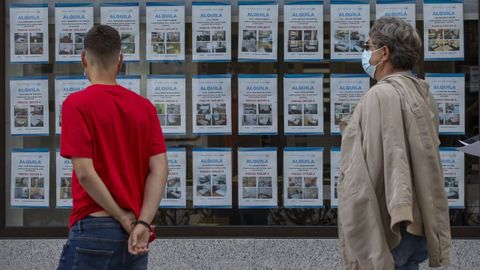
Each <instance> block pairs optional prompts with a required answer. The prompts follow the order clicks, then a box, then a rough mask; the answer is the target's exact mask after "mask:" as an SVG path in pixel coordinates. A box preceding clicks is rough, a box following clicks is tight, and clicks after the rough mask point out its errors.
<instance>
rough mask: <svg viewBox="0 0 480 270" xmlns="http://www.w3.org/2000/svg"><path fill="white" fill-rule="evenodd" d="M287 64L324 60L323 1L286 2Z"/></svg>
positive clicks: (285, 34)
mask: <svg viewBox="0 0 480 270" xmlns="http://www.w3.org/2000/svg"><path fill="white" fill-rule="evenodd" d="M283 17H284V35H283V36H284V41H283V43H284V45H283V48H284V54H283V55H284V59H285V62H317V61H321V60H322V59H323V1H309V2H303V1H293V0H288V1H286V2H285V5H284V11H283Z"/></svg>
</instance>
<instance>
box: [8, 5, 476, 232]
mask: <svg viewBox="0 0 480 270" xmlns="http://www.w3.org/2000/svg"><path fill="white" fill-rule="evenodd" d="M18 2H25V1H14V0H9V1H5V3H4V5H3V6H2V7H1V9H2V11H3V14H5V15H6V16H4V21H3V23H4V24H5V26H6V27H5V28H4V29H5V31H4V32H3V34H2V41H3V44H2V48H3V49H2V50H1V52H0V53H1V56H2V57H1V58H0V59H3V60H1V61H3V62H2V63H1V64H2V65H3V67H4V68H3V71H4V74H2V75H3V76H4V78H5V80H4V84H3V89H2V91H0V92H1V94H0V95H1V97H2V98H0V100H1V101H2V102H3V103H2V104H3V105H2V106H3V110H2V111H3V112H2V113H3V116H4V118H3V119H4V125H3V126H2V130H1V132H2V134H3V136H4V137H3V138H4V141H3V147H2V149H4V152H3V153H2V154H3V160H4V164H3V166H2V168H4V169H5V170H4V171H3V172H2V173H3V176H4V178H3V179H4V180H3V181H4V182H3V184H2V185H0V197H3V198H2V203H1V204H0V207H1V208H2V209H1V210H2V211H0V214H1V215H2V216H1V217H0V220H4V224H0V226H3V228H0V229H1V231H2V232H3V233H2V234H3V235H9V236H14V237H22V236H27V235H31V236H39V237H40V236H41V237H47V236H58V235H66V229H65V228H66V226H67V224H68V217H69V213H70V210H69V209H61V208H57V206H56V200H55V198H56V193H55V192H56V185H57V184H56V180H55V175H56V159H55V153H56V151H57V149H58V147H59V142H60V136H59V135H56V131H55V121H56V120H55V119H56V117H57V115H56V112H55V85H54V81H55V78H56V77H58V76H66V75H82V74H83V70H82V67H81V65H80V64H78V63H57V62H55V42H54V40H55V38H54V36H55V17H54V4H53V3H52V1H45V3H46V2H49V15H48V16H49V20H48V21H49V23H48V32H49V34H50V38H49V40H48V45H49V46H48V50H49V52H50V53H49V61H48V63H47V64H22V63H11V62H10V59H9V55H10V51H11V50H12V48H11V47H10V35H11V28H12V26H11V25H10V24H9V15H10V13H9V7H10V5H11V4H13V3H18ZM32 2H35V1H32ZM42 2H44V1H42ZM54 2H60V1H54ZM63 2H81V1H63ZM99 2H112V1H95V4H94V17H95V24H99V23H100V8H99ZM119 2H120V1H119ZM231 4H232V24H231V30H232V62H230V63H196V62H192V37H191V36H192V24H191V2H190V1H187V3H186V18H187V19H186V21H187V22H186V31H185V34H186V35H185V36H186V51H185V55H186V59H185V61H184V62H181V63H177V62H172V63H156V62H147V61H146V59H145V46H146V44H145V40H146V25H145V1H140V22H141V23H140V61H139V62H136V63H126V64H124V65H123V67H122V71H121V74H122V75H140V76H141V83H140V94H141V95H143V96H146V95H147V75H180V74H181V75H185V77H186V93H187V95H186V96H187V101H186V104H187V105H186V108H187V110H186V123H187V125H186V126H187V135H185V136H183V135H182V136H179V135H169V136H166V142H167V145H168V147H184V148H186V150H187V207H186V208H179V209H159V210H158V215H157V217H156V219H155V221H154V224H155V225H157V226H159V227H161V229H159V230H158V233H159V235H160V236H189V235H190V236H209V235H210V236H335V235H336V229H335V226H336V224H337V210H336V208H335V207H332V205H331V194H330V185H331V183H332V182H331V179H330V175H331V174H330V172H331V164H330V160H331V159H330V151H331V150H332V149H335V148H336V147H340V141H341V137H340V135H334V134H332V133H331V130H330V121H331V120H332V119H331V117H330V102H331V97H330V82H331V74H342V73H358V74H363V73H364V72H363V70H362V67H361V64H360V62H331V61H329V60H328V59H330V42H331V40H332V38H331V36H330V15H329V3H328V1H326V2H325V6H324V16H325V18H324V59H325V60H324V61H323V62H321V63H290V62H285V61H284V57H283V46H284V45H283V44H284V43H283V40H284V38H286V37H284V35H283V32H284V31H283V30H284V29H283V26H284V24H283V21H282V16H280V18H281V19H280V22H279V26H278V44H279V45H278V52H279V53H278V62H275V63H262V62H256V63H251V62H249V63H243V62H239V61H238V58H237V56H238V46H237V44H238V9H237V2H236V1H233V2H232V3H231ZM371 6H372V11H373V10H374V8H373V7H374V6H375V5H374V3H373V2H372V3H371ZM282 10H283V1H280V2H279V11H280V14H282V13H283V12H282ZM464 10H465V16H464V18H465V21H464V30H465V31H464V32H465V60H464V61H442V62H425V61H423V60H422V61H420V64H419V66H418V68H417V69H416V70H415V72H416V73H417V74H418V76H419V77H421V78H423V77H424V76H425V74H426V73H464V74H465V134H464V135H442V136H440V139H441V146H442V147H458V146H459V143H458V140H464V139H466V138H468V137H471V136H474V135H476V134H478V133H479V122H480V121H479V108H480V105H479V89H480V86H479V85H480V83H479V81H480V79H479V77H480V75H479V68H478V67H479V55H478V52H479V49H478V48H479V38H478V37H479V21H478V2H477V1H470V0H466V1H465V4H464ZM373 17H374V16H373V13H372V15H371V18H373ZM422 19H423V16H422V5H421V4H417V21H416V26H417V29H418V31H419V32H420V34H421V36H423V21H422ZM309 73H312V74H314V73H319V74H323V75H324V78H323V91H324V92H323V94H324V96H323V105H324V106H323V108H324V109H323V119H324V131H325V132H324V135H285V134H284V130H285V127H284V122H283V119H284V117H286V115H284V113H283V112H284V108H283V106H284V104H283V91H284V88H283V77H284V75H285V74H309ZM207 74H231V75H232V80H231V87H232V100H231V102H232V119H233V122H232V135H226V136H224V135H221V136H220V135H208V136H207V135H194V134H193V132H192V122H193V121H194V119H192V112H191V110H192V109H191V108H192V95H191V93H192V89H191V88H192V76H194V75H207ZM238 74H277V75H278V81H277V83H278V97H279V102H278V112H279V121H278V131H279V133H278V135H249V136H242V135H238V126H239V124H238V121H237V119H238V108H239V102H238V101H239V96H238ZM30 76H47V77H48V110H49V119H45V121H49V123H50V127H49V132H48V136H12V135H10V134H11V129H10V126H11V123H10V122H11V121H12V120H11V119H13V117H12V115H11V111H10V94H11V92H10V78H12V77H30ZM373 83H374V82H373V81H372V82H371V85H373ZM198 147H201V148H214V147H229V148H232V175H233V187H232V194H233V195H232V202H233V206H232V208H230V209H215V208H194V207H193V205H192V185H193V183H192V177H193V176H192V174H193V172H192V149H193V148H198ZM239 147H276V148H277V149H278V155H277V161H278V162H277V164H278V165H277V174H278V179H277V181H278V182H277V184H278V207H277V208H271V209H242V208H239V207H238V191H237V189H238V181H239V180H238V177H237V176H238V168H237V162H238V158H237V149H238V148H239ZM285 147H323V149H324V151H323V180H322V186H323V203H324V207H323V208H285V207H283V205H284V202H283V183H284V181H285V179H284V178H283V150H284V148H285ZM30 148H46V149H48V150H49V152H50V167H49V172H50V179H46V180H45V181H48V182H49V185H50V191H49V198H50V199H49V207H48V208H42V209H40V208H16V207H11V205H10V197H11V196H13V195H14V194H11V180H10V179H11V165H12V160H11V152H12V150H13V149H30ZM464 167H465V172H464V173H465V185H464V188H465V207H464V208H460V209H451V210H450V218H451V224H452V225H453V226H454V230H455V234H454V235H457V236H460V235H475V236H479V231H478V230H472V228H476V227H478V225H479V223H480V203H479V201H480V160H479V158H478V157H474V156H470V155H465V163H464ZM468 228H470V229H468ZM40 232H42V233H41V234H40ZM470 232H472V233H470Z"/></svg>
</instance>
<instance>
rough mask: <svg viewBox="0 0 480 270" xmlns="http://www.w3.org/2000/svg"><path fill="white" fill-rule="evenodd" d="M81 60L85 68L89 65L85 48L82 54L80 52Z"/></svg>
mask: <svg viewBox="0 0 480 270" xmlns="http://www.w3.org/2000/svg"><path fill="white" fill-rule="evenodd" d="M80 61H81V62H82V67H83V69H84V70H85V69H86V68H87V65H88V64H87V56H86V53H85V50H83V51H82V54H80Z"/></svg>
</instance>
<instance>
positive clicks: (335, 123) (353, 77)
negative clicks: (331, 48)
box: [330, 74, 370, 134]
mask: <svg viewBox="0 0 480 270" xmlns="http://www.w3.org/2000/svg"><path fill="white" fill-rule="evenodd" d="M369 88H370V78H369V77H368V75H367V74H331V75H330V132H331V133H332V134H340V127H339V123H340V120H341V119H343V118H344V117H346V116H348V115H349V114H351V113H353V111H354V110H355V108H356V107H357V104H358V102H360V99H361V98H362V96H363V94H364V93H365V92H367V91H368V89H369Z"/></svg>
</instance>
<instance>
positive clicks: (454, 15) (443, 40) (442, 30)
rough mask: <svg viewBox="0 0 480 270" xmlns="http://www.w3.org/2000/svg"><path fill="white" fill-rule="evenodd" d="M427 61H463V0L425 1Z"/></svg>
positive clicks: (424, 42) (424, 22) (424, 37)
mask: <svg viewBox="0 0 480 270" xmlns="http://www.w3.org/2000/svg"><path fill="white" fill-rule="evenodd" d="M423 18H424V19H423V31H424V32H423V44H424V46H423V47H424V48H425V49H424V50H425V61H463V59H464V39H463V36H464V33H463V0H425V1H424V4H423Z"/></svg>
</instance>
